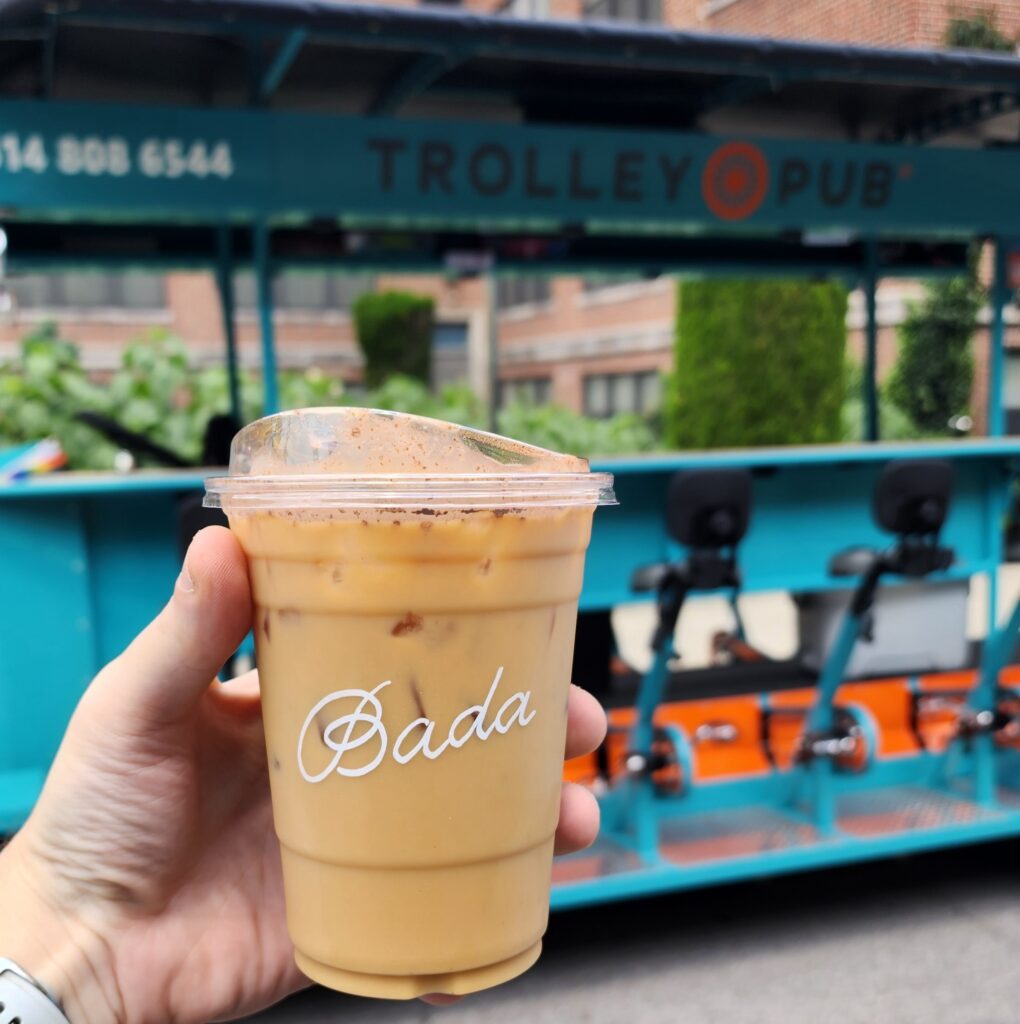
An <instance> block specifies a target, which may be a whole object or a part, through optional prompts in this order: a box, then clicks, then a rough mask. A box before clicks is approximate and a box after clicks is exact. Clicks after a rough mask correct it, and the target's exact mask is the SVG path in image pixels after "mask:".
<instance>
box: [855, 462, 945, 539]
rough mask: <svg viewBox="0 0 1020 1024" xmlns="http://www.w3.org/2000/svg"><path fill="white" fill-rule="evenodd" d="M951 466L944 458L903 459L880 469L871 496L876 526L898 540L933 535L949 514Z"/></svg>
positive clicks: (940, 527)
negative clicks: (895, 535)
mask: <svg viewBox="0 0 1020 1024" xmlns="http://www.w3.org/2000/svg"><path fill="white" fill-rule="evenodd" d="M952 492H953V466H952V463H951V462H949V461H947V460H946V459H904V460H903V461H900V462H890V463H888V464H887V465H886V466H885V468H884V469H883V470H882V473H881V475H880V476H879V478H878V483H877V484H876V485H875V491H874V494H873V497H872V514H873V515H874V517H875V522H876V523H877V524H878V526H879V527H880V528H881V529H883V530H886V531H888V532H889V533H895V534H897V535H899V536H901V537H917V536H934V535H936V534H937V533H938V532H939V530H941V529H942V524H943V523H944V522H945V521H946V516H947V515H948V514H949V500H950V498H951V496H952Z"/></svg>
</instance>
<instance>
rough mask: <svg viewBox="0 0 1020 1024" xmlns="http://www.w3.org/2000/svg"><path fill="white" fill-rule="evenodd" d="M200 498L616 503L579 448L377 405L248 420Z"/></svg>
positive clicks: (232, 502) (253, 502)
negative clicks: (550, 446)
mask: <svg viewBox="0 0 1020 1024" xmlns="http://www.w3.org/2000/svg"><path fill="white" fill-rule="evenodd" d="M228 473H229V475H228V476H221V477H212V478H210V479H209V480H207V481H206V496H205V501H204V504H205V505H206V506H207V507H212V508H223V509H225V510H226V511H228V512H242V511H260V510H272V509H278V510H300V509H314V510H329V509H401V510H412V509H421V508H434V509H460V510H465V511H471V510H474V509H478V510H481V509H513V508H521V509H525V508H568V507H572V506H580V507H594V506H596V505H613V504H616V498H615V496H614V495H613V478H612V476H611V475H610V474H609V473H592V472H591V471H590V470H589V469H588V463H587V462H586V461H585V460H584V459H581V458H577V457H576V456H573V455H561V454H558V453H557V452H551V451H547V450H546V449H545V448H537V447H535V446H534V445H528V444H523V443H522V442H520V441H513V440H511V439H510V438H506V437H500V436H499V435H498V434H489V433H486V432H484V431H480V430H472V429H470V428H467V427H460V426H457V425H456V424H453V423H446V422H443V421H442V420H433V419H428V418H426V417H424V416H411V415H408V414H406V413H394V412H386V411H384V410H380V409H352V408H345V407H337V408H322V409H297V410H294V411H293V412H284V413H278V414H276V415H275V416H266V417H264V418H263V419H260V420H256V421H255V422H254V423H250V424H249V425H248V426H246V427H245V428H244V429H243V430H241V431H240V432H239V433H238V434H237V436H236V437H235V438H234V440H233V442H232V444H231V446H230V468H229V471H228Z"/></svg>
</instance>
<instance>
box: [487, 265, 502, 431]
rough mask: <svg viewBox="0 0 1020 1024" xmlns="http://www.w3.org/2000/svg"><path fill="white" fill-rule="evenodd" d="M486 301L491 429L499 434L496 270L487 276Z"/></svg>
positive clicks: (497, 293) (497, 294)
mask: <svg viewBox="0 0 1020 1024" xmlns="http://www.w3.org/2000/svg"><path fill="white" fill-rule="evenodd" d="M485 284H486V288H485V291H486V301H487V305H488V312H489V323H488V330H487V332H486V333H487V334H488V342H489V365H488V378H489V396H488V397H489V429H490V430H491V431H492V432H493V433H498V427H499V292H498V289H497V287H496V273H495V270H490V271H489V273H488V274H486V276H485Z"/></svg>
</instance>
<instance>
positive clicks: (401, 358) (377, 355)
mask: <svg viewBox="0 0 1020 1024" xmlns="http://www.w3.org/2000/svg"><path fill="white" fill-rule="evenodd" d="M353 312H354V327H355V331H356V332H357V336H358V345H359V346H360V347H361V351H362V354H363V355H364V357H365V383H366V384H367V385H368V386H369V387H373V388H374V387H379V386H380V385H382V384H384V383H385V382H386V381H387V380H388V379H389V378H390V377H392V376H394V375H400V376H405V377H411V378H413V379H414V380H419V381H421V382H422V383H424V384H427V383H428V381H429V374H430V370H431V365H432V332H433V328H434V326H435V302H434V301H433V300H432V299H431V298H429V297H428V296H426V295H415V294H413V293H411V292H396V291H389V292H366V293H365V294H364V295H360V296H359V297H358V298H357V300H356V301H355V303H354V309H353Z"/></svg>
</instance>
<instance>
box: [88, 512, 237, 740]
mask: <svg viewBox="0 0 1020 1024" xmlns="http://www.w3.org/2000/svg"><path fill="white" fill-rule="evenodd" d="M251 618H252V605H251V595H250V593H249V590H248V569H247V564H246V562H245V558H244V553H243V552H242V550H241V547H240V545H239V544H238V543H237V540H236V538H235V537H234V535H233V534H232V533H231V532H230V531H229V530H227V529H225V528H224V527H222V526H210V527H207V528H206V529H204V530H201V531H200V532H199V533H197V534H196V535H195V539H194V540H193V541H192V542H191V546H190V547H189V548H188V553H187V554H186V555H185V557H184V565H183V567H182V568H181V573H180V576H178V578H177V582H176V584H175V585H174V592H173V596H172V597H171V598H170V601H169V602H168V603H167V605H166V607H165V608H164V609H163V610H162V611H161V612H160V613H159V615H158V616H156V618H155V619H154V620H153V621H152V622H151V623H150V624H149V625H148V626H147V627H146V628H145V629H144V630H143V631H142V632H141V633H140V634H139V635H138V637H137V638H136V639H135V640H134V642H133V643H132V644H131V645H130V646H129V647H128V648H127V650H125V651H124V653H123V654H121V655H120V657H119V658H117V659H115V660H114V661H112V662H111V663H110V664H109V665H107V667H106V668H105V669H103V671H102V672H101V673H100V675H99V677H98V678H97V679H96V682H95V684H94V685H95V686H96V687H97V688H101V689H102V690H104V691H105V693H104V697H105V698H106V699H107V700H110V701H113V702H115V703H116V705H117V706H118V707H119V708H120V709H121V710H122V711H127V712H129V713H133V716H134V717H137V718H139V719H141V721H143V722H145V723H151V724H153V725H162V724H167V723H170V722H173V721H176V720H177V719H179V718H181V717H183V716H184V715H186V714H187V713H188V712H189V711H190V710H191V709H192V708H193V707H194V705H195V703H196V702H197V701H198V699H199V698H200V697H201V696H202V694H203V693H205V691H206V690H207V689H208V687H209V684H210V683H211V682H212V680H213V678H214V677H215V676H216V673H217V672H218V671H219V670H220V668H221V666H222V665H223V663H224V662H225V661H226V660H227V659H228V658H229V657H230V655H231V654H233V653H234V651H235V650H236V649H237V647H238V645H239V644H240V643H241V641H242V640H243V639H244V635H245V633H247V632H248V629H249V628H250V627H251Z"/></svg>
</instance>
